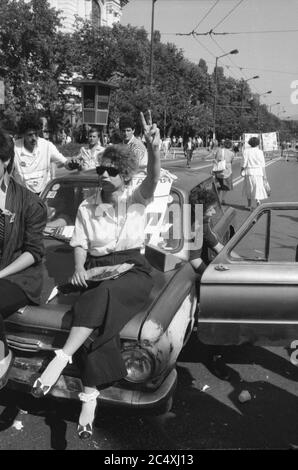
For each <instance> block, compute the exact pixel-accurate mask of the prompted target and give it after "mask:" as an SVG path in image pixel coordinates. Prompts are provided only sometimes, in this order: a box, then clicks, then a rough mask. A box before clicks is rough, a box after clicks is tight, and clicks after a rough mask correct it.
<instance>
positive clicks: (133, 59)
mask: <svg viewBox="0 0 298 470" xmlns="http://www.w3.org/2000/svg"><path fill="white" fill-rule="evenodd" d="M127 3H128V1H127V0H122V2H121V5H122V6H124V5H125V4H127ZM60 25H61V18H60V14H59V12H57V11H56V10H54V9H52V8H50V6H49V3H48V2H47V0H30V1H25V0H19V1H16V0H1V3H0V63H1V67H0V73H2V75H4V78H5V83H6V106H5V110H4V111H3V112H2V118H4V119H5V120H6V122H8V123H9V122H11V123H14V124H15V123H16V122H17V120H18V118H19V116H20V114H21V113H22V112H24V110H26V109H28V108H38V109H40V110H41V111H42V112H43V113H44V114H45V115H46V116H47V117H50V118H51V120H52V122H57V121H59V119H61V118H62V116H63V113H64V105H65V102H66V101H67V99H68V97H69V96H68V95H67V92H69V83H70V82H71V79H72V78H73V77H74V76H75V75H74V74H76V75H77V76H81V77H82V78H97V79H99V80H103V81H110V82H112V83H116V84H117V85H118V88H117V90H116V91H114V92H113V93H112V99H111V106H110V126H111V127H116V126H117V123H118V120H119V116H120V115H121V114H131V115H132V116H133V117H134V118H135V120H136V122H137V121H138V117H139V112H140V110H142V111H145V110H146V109H148V108H149V107H150V109H151V110H152V114H153V116H154V119H155V120H156V121H157V122H158V125H159V127H160V128H161V129H162V132H163V133H164V134H167V135H171V134H176V135H178V134H184V135H185V136H186V135H196V134H197V135H202V136H206V135H207V134H210V132H211V131H212V129H213V111H214V94H215V92H216V90H217V107H216V132H217V137H218V138H222V137H230V138H237V137H239V136H240V135H241V133H242V132H244V131H247V132H255V131H258V130H263V131H270V130H272V129H273V130H274V129H277V128H278V126H280V125H281V121H280V120H278V119H277V118H276V117H275V116H274V115H272V114H270V113H269V112H268V110H267V108H266V107H265V106H264V105H260V103H259V98H258V97H257V96H256V95H253V93H252V92H251V89H250V87H249V85H248V83H247V82H245V81H244V80H236V79H234V78H231V77H227V76H225V74H224V71H223V69H222V68H221V67H218V68H217V74H216V76H217V80H216V81H217V87H215V74H214V70H213V71H211V72H210V71H208V67H207V64H206V62H205V60H204V59H203V58H201V59H200V60H199V63H198V65H197V64H194V63H192V62H190V61H189V60H187V59H186V58H185V56H184V54H183V51H182V50H180V49H178V48H177V47H176V46H175V45H174V44H171V43H166V44H165V43H162V42H161V39H160V34H159V32H157V31H155V33H154V38H153V46H154V47H153V50H154V60H153V69H152V72H153V82H152V83H150V81H149V77H150V65H151V64H150V57H151V43H150V40H149V38H148V34H147V32H146V31H145V29H144V28H137V27H134V26H131V25H128V26H123V25H121V24H116V25H114V26H113V27H112V28H109V27H101V28H96V27H95V26H94V25H93V24H92V22H90V21H82V20H77V25H76V29H75V31H74V32H73V33H72V34H65V33H62V32H61V30H60V29H59V27H60Z"/></svg>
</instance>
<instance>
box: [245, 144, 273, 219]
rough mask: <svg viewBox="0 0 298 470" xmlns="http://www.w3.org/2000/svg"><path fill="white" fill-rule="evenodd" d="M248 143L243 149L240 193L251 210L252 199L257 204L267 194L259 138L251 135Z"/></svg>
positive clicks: (263, 161) (263, 160) (263, 159)
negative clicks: (241, 190)
mask: <svg viewBox="0 0 298 470" xmlns="http://www.w3.org/2000/svg"><path fill="white" fill-rule="evenodd" d="M248 144H249V145H250V147H249V148H246V149H244V150H243V158H242V165H241V174H242V175H243V176H244V184H243V192H242V194H243V196H245V197H246V198H247V209H248V210H249V211H251V210H253V207H252V201H254V200H255V201H256V204H257V206H258V205H260V203H261V202H260V201H261V200H263V199H267V197H268V194H267V191H266V189H265V186H264V183H265V182H266V181H267V177H266V171H265V158H264V153H263V151H262V150H261V149H260V148H259V145H260V140H259V138H258V137H251V138H250V139H249V141H248Z"/></svg>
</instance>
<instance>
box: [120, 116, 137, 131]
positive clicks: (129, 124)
mask: <svg viewBox="0 0 298 470" xmlns="http://www.w3.org/2000/svg"><path fill="white" fill-rule="evenodd" d="M127 128H131V129H134V128H135V123H134V120H133V119H132V117H130V116H121V117H120V119H119V129H120V130H123V129H127Z"/></svg>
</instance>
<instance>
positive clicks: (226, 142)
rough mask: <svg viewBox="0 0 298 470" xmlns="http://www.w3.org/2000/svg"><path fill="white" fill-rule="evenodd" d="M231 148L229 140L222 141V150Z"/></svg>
mask: <svg viewBox="0 0 298 470" xmlns="http://www.w3.org/2000/svg"><path fill="white" fill-rule="evenodd" d="M231 147H232V142H231V141H230V140H229V139H226V140H225V141H224V148H225V149H230V148H231Z"/></svg>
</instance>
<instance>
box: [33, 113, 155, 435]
mask: <svg viewBox="0 0 298 470" xmlns="http://www.w3.org/2000/svg"><path fill="white" fill-rule="evenodd" d="M141 118H142V123H143V128H144V134H145V138H146V142H147V148H148V156H149V158H148V165H147V176H146V178H145V179H144V180H143V181H142V183H141V184H140V185H139V186H138V187H137V188H134V187H133V185H132V176H133V175H134V174H135V172H136V171H137V167H138V162H137V161H136V159H135V156H134V154H133V152H132V151H131V149H129V147H128V146H126V145H111V146H109V147H107V148H106V150H105V151H104V153H103V155H102V161H101V165H100V166H99V167H97V169H96V170H97V173H98V176H99V189H98V193H97V194H96V195H94V196H92V197H91V198H88V199H86V200H85V201H83V202H82V203H81V205H80V207H79V210H78V214H77V218H76V222H75V229H74V234H73V237H72V239H71V242H70V244H71V246H73V247H74V256H75V271H74V274H73V276H72V278H71V283H72V284H73V285H74V286H76V287H78V288H80V289H82V293H81V295H80V297H79V299H78V301H77V302H76V304H75V305H74V318H73V325H72V328H71V330H70V334H69V336H68V339H67V341H66V343H65V345H64V346H63V348H62V349H60V350H57V351H55V353H56V357H55V358H54V359H53V360H52V361H51V362H50V363H49V365H48V367H47V368H46V369H45V371H44V372H43V374H42V375H41V376H40V377H39V378H38V379H37V380H36V381H35V383H34V385H33V389H32V393H33V395H34V396H36V397H41V396H44V395H46V394H47V393H48V392H49V391H50V389H51V387H52V386H53V385H54V384H55V383H56V382H57V380H58V378H59V376H60V375H61V373H62V371H63V369H64V368H65V367H66V365H67V364H68V363H69V362H71V358H72V356H73V355H74V353H76V351H78V349H79V348H81V347H82V348H81V350H80V353H81V354H80V363H81V364H80V371H81V378H82V381H83V385H84V393H81V394H80V395H79V397H80V399H81V401H82V402H83V404H82V411H81V414H80V417H79V424H78V435H79V437H80V438H82V439H86V438H89V437H90V436H91V435H92V423H93V420H94V416H95V410H96V404H97V397H98V396H99V394H100V390H102V389H104V388H106V387H108V386H110V385H112V384H113V383H114V382H116V381H119V380H121V379H122V378H123V377H125V376H126V375H127V371H126V368H125V364H124V361H123V359H122V356H121V350H120V338H119V332H120V331H121V329H122V328H123V327H124V325H125V324H126V323H127V322H128V321H129V320H130V319H131V318H132V317H133V316H134V315H136V314H137V313H138V312H140V311H141V309H142V308H143V307H144V305H145V304H146V302H147V301H148V297H149V294H150V291H151V289H152V286H153V282H152V278H151V276H150V270H151V268H150V265H149V264H148V262H147V261H146V259H145V257H144V256H143V255H141V253H140V248H141V246H142V245H143V243H144V240H145V223H146V212H145V209H146V206H147V205H148V204H149V202H150V201H151V200H152V197H153V193H154V190H155V188H156V185H157V183H158V179H159V174H160V160H159V143H160V137H159V130H158V129H157V127H156V124H152V121H151V115H150V121H149V125H147V124H146V121H145V119H144V116H143V114H142V113H141ZM124 263H126V264H128V265H132V266H131V269H130V270H128V271H127V272H125V273H124V274H122V275H121V276H120V277H117V278H116V279H108V280H103V281H100V282H98V283H90V281H89V278H88V272H87V270H88V269H92V268H98V267H101V266H105V267H106V266H109V267H110V266H115V267H116V265H119V264H124Z"/></svg>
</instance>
